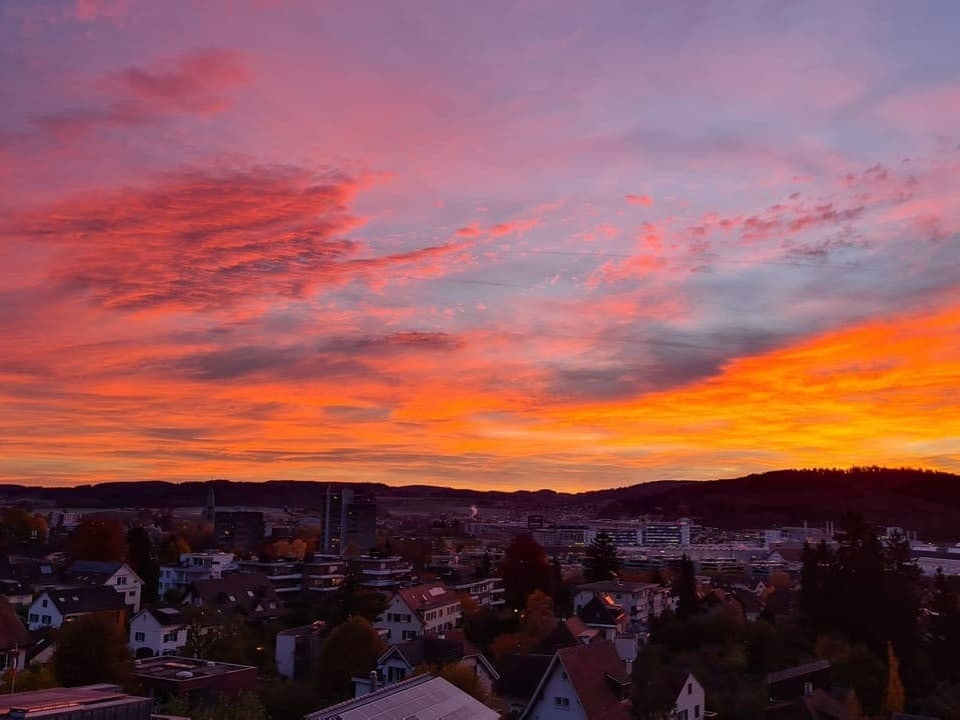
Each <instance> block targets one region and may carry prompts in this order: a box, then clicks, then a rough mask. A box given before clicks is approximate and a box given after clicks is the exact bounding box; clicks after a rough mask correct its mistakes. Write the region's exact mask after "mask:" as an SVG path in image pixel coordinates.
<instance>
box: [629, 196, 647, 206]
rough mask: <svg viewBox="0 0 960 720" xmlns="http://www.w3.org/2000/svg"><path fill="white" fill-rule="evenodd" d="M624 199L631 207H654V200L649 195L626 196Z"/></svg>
mask: <svg viewBox="0 0 960 720" xmlns="http://www.w3.org/2000/svg"><path fill="white" fill-rule="evenodd" d="M624 197H625V199H626V201H627V202H628V203H630V204H631V205H642V206H643V207H651V206H652V205H653V199H652V198H651V197H650V196H649V195H625V196H624Z"/></svg>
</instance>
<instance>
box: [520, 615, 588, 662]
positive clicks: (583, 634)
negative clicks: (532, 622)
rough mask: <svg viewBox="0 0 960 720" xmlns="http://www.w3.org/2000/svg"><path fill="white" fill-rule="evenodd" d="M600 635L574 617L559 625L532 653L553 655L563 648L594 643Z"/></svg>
mask: <svg viewBox="0 0 960 720" xmlns="http://www.w3.org/2000/svg"><path fill="white" fill-rule="evenodd" d="M598 633H599V630H597V629H596V628H589V627H587V626H586V624H585V623H584V622H583V620H581V619H580V618H579V617H577V616H576V615H573V616H572V617H568V618H567V619H566V620H564V621H562V622H559V623H557V625H556V627H554V628H553V630H551V631H550V634H549V635H547V637H545V638H544V639H543V640H542V641H541V642H540V644H539V645H537V646H536V647H535V648H534V649H533V650H532V651H531V652H533V653H536V654H537V655H553V654H554V653H555V652H556V651H557V650H560V649H561V648H565V647H572V646H574V645H585V644H587V643H590V642H593V639H594V638H596V637H597V634H598Z"/></svg>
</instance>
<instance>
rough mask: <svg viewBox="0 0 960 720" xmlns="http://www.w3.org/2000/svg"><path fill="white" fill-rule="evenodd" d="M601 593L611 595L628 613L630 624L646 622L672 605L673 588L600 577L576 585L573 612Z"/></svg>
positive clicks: (644, 623)
mask: <svg viewBox="0 0 960 720" xmlns="http://www.w3.org/2000/svg"><path fill="white" fill-rule="evenodd" d="M599 595H608V596H610V597H611V598H612V599H613V600H614V601H616V603H617V604H619V605H621V606H622V607H623V609H624V610H625V611H626V613H627V619H628V621H629V622H631V623H639V624H643V625H646V624H648V623H649V621H650V619H651V618H655V617H658V616H659V615H660V614H661V613H662V612H663V611H664V610H667V609H669V608H670V590H669V588H666V587H663V586H661V585H658V584H656V583H645V582H627V581H620V580H601V581H599V582H592V583H584V584H583V585H577V591H576V593H575V594H574V596H573V611H574V612H578V611H579V610H580V608H582V607H583V606H584V605H586V604H587V603H588V602H590V601H591V600H592V599H593V598H595V597H597V596H599Z"/></svg>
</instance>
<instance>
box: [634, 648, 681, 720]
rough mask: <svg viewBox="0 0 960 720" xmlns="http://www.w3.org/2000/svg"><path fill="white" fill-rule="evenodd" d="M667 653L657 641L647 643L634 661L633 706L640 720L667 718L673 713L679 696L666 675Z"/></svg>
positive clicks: (635, 716) (635, 715) (661, 719)
mask: <svg viewBox="0 0 960 720" xmlns="http://www.w3.org/2000/svg"><path fill="white" fill-rule="evenodd" d="M664 667H665V657H664V653H663V650H662V649H661V648H659V647H657V646H656V645H647V646H646V647H644V648H643V649H642V650H641V651H640V652H639V653H638V654H637V658H636V660H634V663H633V672H632V676H631V680H632V683H631V708H632V711H633V717H634V718H636V719H637V720H663V719H664V718H667V717H669V716H670V713H671V712H672V711H673V706H674V703H675V702H676V700H677V698H676V696H675V695H673V693H672V692H671V684H670V683H668V682H666V679H665V677H664Z"/></svg>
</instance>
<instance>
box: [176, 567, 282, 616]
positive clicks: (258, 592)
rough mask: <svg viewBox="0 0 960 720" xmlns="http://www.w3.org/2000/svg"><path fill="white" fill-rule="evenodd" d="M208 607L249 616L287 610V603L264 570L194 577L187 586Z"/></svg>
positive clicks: (224, 612) (192, 594)
mask: <svg viewBox="0 0 960 720" xmlns="http://www.w3.org/2000/svg"><path fill="white" fill-rule="evenodd" d="M187 597H193V598H194V599H196V600H199V601H200V602H199V603H198V604H202V605H203V606H204V607H205V608H207V609H209V610H212V611H214V612H215V613H218V614H220V615H223V616H229V615H236V614H242V615H246V616H247V617H249V618H261V617H276V616H278V615H282V614H283V603H282V602H281V601H280V599H279V598H278V597H277V593H276V591H275V590H274V588H273V585H272V584H271V582H270V580H269V579H268V578H267V576H266V575H263V574H262V573H236V574H232V575H224V576H223V577H222V578H210V579H205V580H194V581H193V582H192V583H191V584H190V588H189V589H188V590H187Z"/></svg>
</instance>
